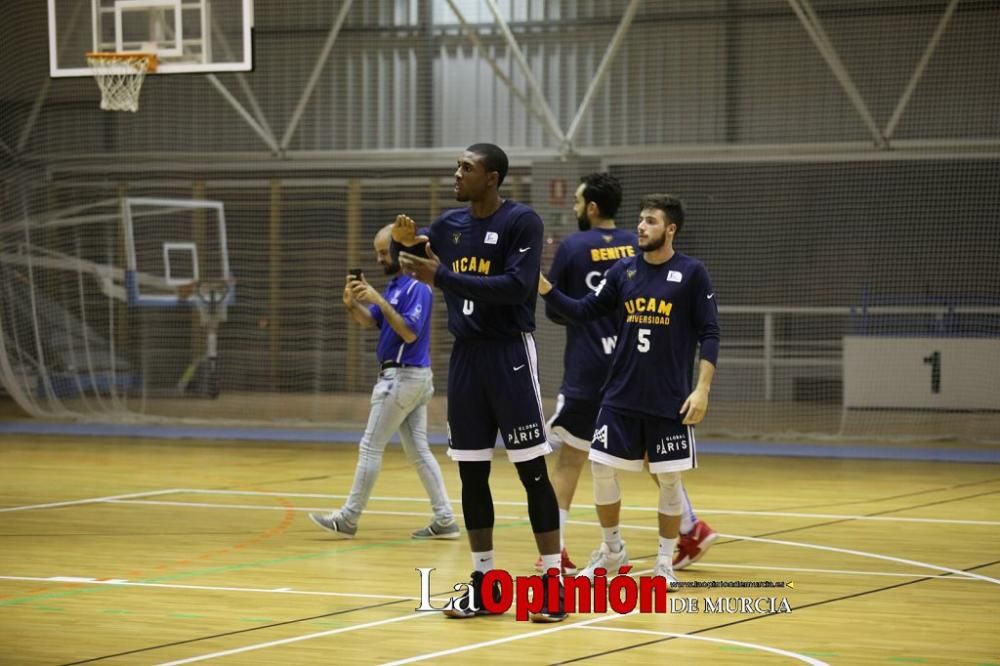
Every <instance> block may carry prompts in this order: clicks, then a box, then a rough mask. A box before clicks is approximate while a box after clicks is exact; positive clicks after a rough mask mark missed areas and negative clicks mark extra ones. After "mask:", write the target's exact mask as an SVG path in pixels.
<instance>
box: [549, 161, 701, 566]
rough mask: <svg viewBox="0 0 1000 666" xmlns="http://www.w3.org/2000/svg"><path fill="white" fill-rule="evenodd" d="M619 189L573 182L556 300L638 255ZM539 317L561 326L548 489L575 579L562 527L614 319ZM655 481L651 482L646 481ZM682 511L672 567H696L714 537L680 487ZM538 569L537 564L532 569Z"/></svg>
mask: <svg viewBox="0 0 1000 666" xmlns="http://www.w3.org/2000/svg"><path fill="white" fill-rule="evenodd" d="M621 200H622V187H621V183H619V181H618V179H617V178H615V177H614V176H612V175H611V174H609V173H591V174H588V175H586V176H584V177H582V178H581V179H580V184H579V185H578V186H577V188H576V195H575V203H574V206H573V213H574V215H575V216H576V218H577V225H578V227H579V231H578V232H576V233H573V234H570V235H569V236H567V237H566V238H564V239H563V240H562V242H561V243H560V244H559V249H558V250H556V256H555V259H554V260H553V261H552V267H551V269H550V270H549V273H548V279H549V281H550V282H551V283H552V285H553V286H554V287H555V288H556V289H558V290H559V291H560V292H562V293H563V294H565V295H567V296H569V297H571V298H574V299H579V298H583V297H584V296H586V295H587V294H589V293H591V292H593V291H595V290H596V289H597V287H598V285H599V284H600V283H601V281H602V280H603V279H604V275H605V273H606V272H607V271H608V269H610V268H611V266H613V265H614V264H615V263H616V262H618V261H619V260H620V259H624V258H627V257H634V256H636V255H637V254H638V248H637V245H636V236H635V233H634V232H632V231H631V230H625V229H618V228H617V227H616V225H615V220H614V217H615V214H616V213H617V211H618V207H619V206H620V205H621ZM545 315H546V316H547V317H548V318H549V319H550V320H552V321H553V322H555V323H557V324H560V325H564V326H566V346H565V351H564V356H563V367H564V374H563V380H562V385H561V386H560V389H559V397H558V399H557V401H556V411H555V414H553V415H552V417H551V418H550V419H549V422H548V426H549V432H550V439H551V440H552V441H553V444H555V445H561V446H560V447H559V453H558V459H557V461H556V464H555V468H554V469H553V471H552V486H553V488H555V492H556V498H557V500H558V501H559V536H560V539H559V541H560V547H561V549H562V571H563V573H564V574H575V573H576V572H577V567H576V565H575V564H574V563H573V561H572V560H571V559H570V557H569V553H568V552H567V550H566V545H565V528H566V521H567V519H568V517H569V510H570V506H571V505H572V503H573V496H574V494H575V493H576V486H577V482H578V481H579V479H580V474H581V473H582V471H583V465H584V462H585V461H586V460H587V455H588V453H589V451H590V440H591V437H592V436H593V434H594V422H595V420H596V418H597V412H598V410H599V408H600V396H601V387H602V386H603V385H604V382H605V380H606V379H607V376H608V370H609V368H610V366H611V357H612V354H613V353H614V348H615V340H616V333H617V329H618V320H617V318H616V316H615V314H614V313H612V314H608V315H605V316H604V317H599V318H597V319H592V320H589V321H586V322H583V323H580V324H574V323H572V322H568V321H567V320H566V319H565V318H564V317H561V316H560V315H559V314H558V313H557V312H556V311H555V309H554V308H553V307H552V306H551V305H549V304H548V303H546V306H545ZM653 478H654V480H655V476H654V477H653ZM681 493H682V497H683V501H684V510H683V512H682V514H681V515H682V519H681V529H680V537H679V541H678V545H677V551H676V553H675V555H674V560H673V565H674V568H675V569H683V568H685V567H686V566H688V565H690V564H692V563H693V562H696V561H697V560H698V559H700V558H701V556H702V555H704V554H705V552H706V551H707V550H708V548H709V547H710V546H711V544H712V542H713V541H715V539H716V538H717V535H716V533H715V532H714V531H713V530H712V528H711V527H709V526H708V524H707V523H705V522H704V521H703V520H700V519H699V518H698V517H697V516H696V515H695V513H694V509H693V508H692V506H691V502H690V500H689V499H688V496H687V492H686V491H685V490H684V489H683V487H682V489H681ZM535 566H536V568H538V569H541V567H542V562H541V560H538V561H537V562H536V563H535Z"/></svg>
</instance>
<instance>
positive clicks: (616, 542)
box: [601, 525, 625, 553]
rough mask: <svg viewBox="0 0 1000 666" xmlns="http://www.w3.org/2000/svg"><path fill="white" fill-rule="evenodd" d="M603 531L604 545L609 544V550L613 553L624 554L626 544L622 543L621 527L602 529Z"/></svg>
mask: <svg viewBox="0 0 1000 666" xmlns="http://www.w3.org/2000/svg"><path fill="white" fill-rule="evenodd" d="M601 531H602V532H604V543H606V544H608V549H609V550H610V551H611V552H612V553H620V552H622V548H624V547H625V544H624V543H622V532H621V527H619V526H618V525H615V526H614V527H602V528H601Z"/></svg>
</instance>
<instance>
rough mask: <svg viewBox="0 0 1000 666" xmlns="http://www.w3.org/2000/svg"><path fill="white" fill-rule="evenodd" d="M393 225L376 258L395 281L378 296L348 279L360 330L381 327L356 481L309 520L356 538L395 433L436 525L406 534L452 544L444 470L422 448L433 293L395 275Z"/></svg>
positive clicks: (379, 238)
mask: <svg viewBox="0 0 1000 666" xmlns="http://www.w3.org/2000/svg"><path fill="white" fill-rule="evenodd" d="M391 241H392V225H391V224H390V225H387V226H385V227H383V228H382V229H381V230H379V232H378V233H377V234H376V235H375V242H374V245H375V254H376V258H377V261H378V263H379V265H381V266H382V268H383V269H384V272H385V274H386V275H390V276H392V279H391V280H389V284H388V285H386V288H385V291H384V292H383V293H382V294H379V293H378V292H377V291H376V290H375V289H374V288H373V287H372V286H371V285H370V284H368V281H367V280H366V279H365V278H364V276H363V275H360V272H358V273H353V274H351V275H348V276H347V284H346V286H345V287H344V294H343V301H344V307H345V308H347V311H348V313H349V314H350V316H351V318H352V319H354V321H356V322H357V323H358V324H360V325H362V326H364V327H365V328H377V329H379V339H378V347H377V348H376V352H377V354H378V360H379V363H380V372H379V376H378V381H377V382H375V388H374V389H373V390H372V400H371V404H372V407H371V411H370V412H369V414H368V426H367V427H366V428H365V433H364V435H363V436H362V437H361V443H360V445H359V450H358V465H357V468H356V469H355V470H354V484H353V485H352V486H351V493H350V495H348V497H347V500H346V501H345V502H344V506H343V507H342V508H341V509H340V510H339V511H334V512H331V513H327V514H321V513H311V514H309V517H310V518H311V519H312V521H313V522H314V523H316V524H317V525H319V526H320V527H322V528H323V529H325V530H328V531H330V532H333V533H334V534H336V535H338V536H341V537H344V538H348V539H350V538H353V537H354V535H355V534H357V531H358V521H359V520H360V519H361V514H362V512H363V511H364V510H365V506H367V504H368V499H369V498H370V497H371V494H372V488H373V487H374V486H375V480H376V479H377V478H378V474H379V470H380V469H381V468H382V455H383V453H384V452H385V447H386V444H388V443H389V439H390V438H391V437H392V435H393V433H395V432H398V433H399V440H400V442H401V443H402V445H403V451H405V452H406V457H407V458H408V459H409V460H410V462H411V463H413V465H414V467H416V469H417V475H418V476H419V477H420V482H421V483H422V484H423V486H424V490H426V491H427V496H428V497H429V498H430V500H431V508H432V509H433V511H434V520H433V521H431V523H430V524H429V525H428V526H427V527H424V528H422V529H419V530H417V531H415V532H413V533H412V534H411V536H412V537H413V538H414V539H457V538H458V537H459V528H458V523H456V522H455V516H454V513H453V512H452V508H451V502H450V501H449V500H448V493H447V491H446V490H445V487H444V479H443V478H442V476H441V468H440V466H438V463H437V460H435V459H434V455H433V454H432V453H431V450H430V447H429V446H428V444H427V402H428V401H429V400H430V399H431V396H432V395H434V384H433V374H432V373H431V368H430V365H431V359H430V316H431V305H432V303H433V298H434V297H433V294H432V293H431V290H430V288H429V287H427V285H425V284H421V283H420V282H418V281H417V280H414V279H413V278H412V277H410V276H409V275H403V274H402V273H401V272H400V270H399V262H398V261H397V260H396V259H395V258H393V256H392V254H391V253H390V244H391Z"/></svg>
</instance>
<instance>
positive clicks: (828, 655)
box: [802, 652, 840, 657]
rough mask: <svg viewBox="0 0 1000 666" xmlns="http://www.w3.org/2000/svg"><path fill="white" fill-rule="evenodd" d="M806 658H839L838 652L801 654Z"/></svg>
mask: <svg viewBox="0 0 1000 666" xmlns="http://www.w3.org/2000/svg"><path fill="white" fill-rule="evenodd" d="M802 654H804V655H805V656H807V657H839V656H840V653H839V652H803V653H802Z"/></svg>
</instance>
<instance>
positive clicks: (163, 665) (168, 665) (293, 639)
mask: <svg viewBox="0 0 1000 666" xmlns="http://www.w3.org/2000/svg"><path fill="white" fill-rule="evenodd" d="M430 616H431V613H411V614H409V615H400V616H398V617H391V618H388V619H385V620H377V621H375V622H365V623H364V624H357V625H352V626H350V627H340V628H339V629H329V630H327V631H318V632H314V633H311V634H304V635H302V636H290V637H288V638H279V639H277V640H273V641H267V642H265V643H256V644H254V645H244V646H242V647H238V648H231V649H229V650H223V651H221V652H213V653H211V654H201V655H196V656H194V657H186V658H184V659H177V660H174V661H165V662H160V663H159V664H158V665H157V666H180V665H181V664H192V663H194V662H196V661H206V660H208V659H215V658H217V657H228V656H230V655H234V654H241V653H243V652H250V651H252V650H262V649H264V648H269V647H275V646H278V645H287V644H289V643H297V642H299V641H307V640H312V639H313V638H322V637H324V636H333V635H335V634H344V633H348V632H351V631H359V630H361V629H370V628H371V627H378V626H382V625H386V624H393V623H395V622H405V621H406V620H415V619H417V618H421V617H430Z"/></svg>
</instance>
